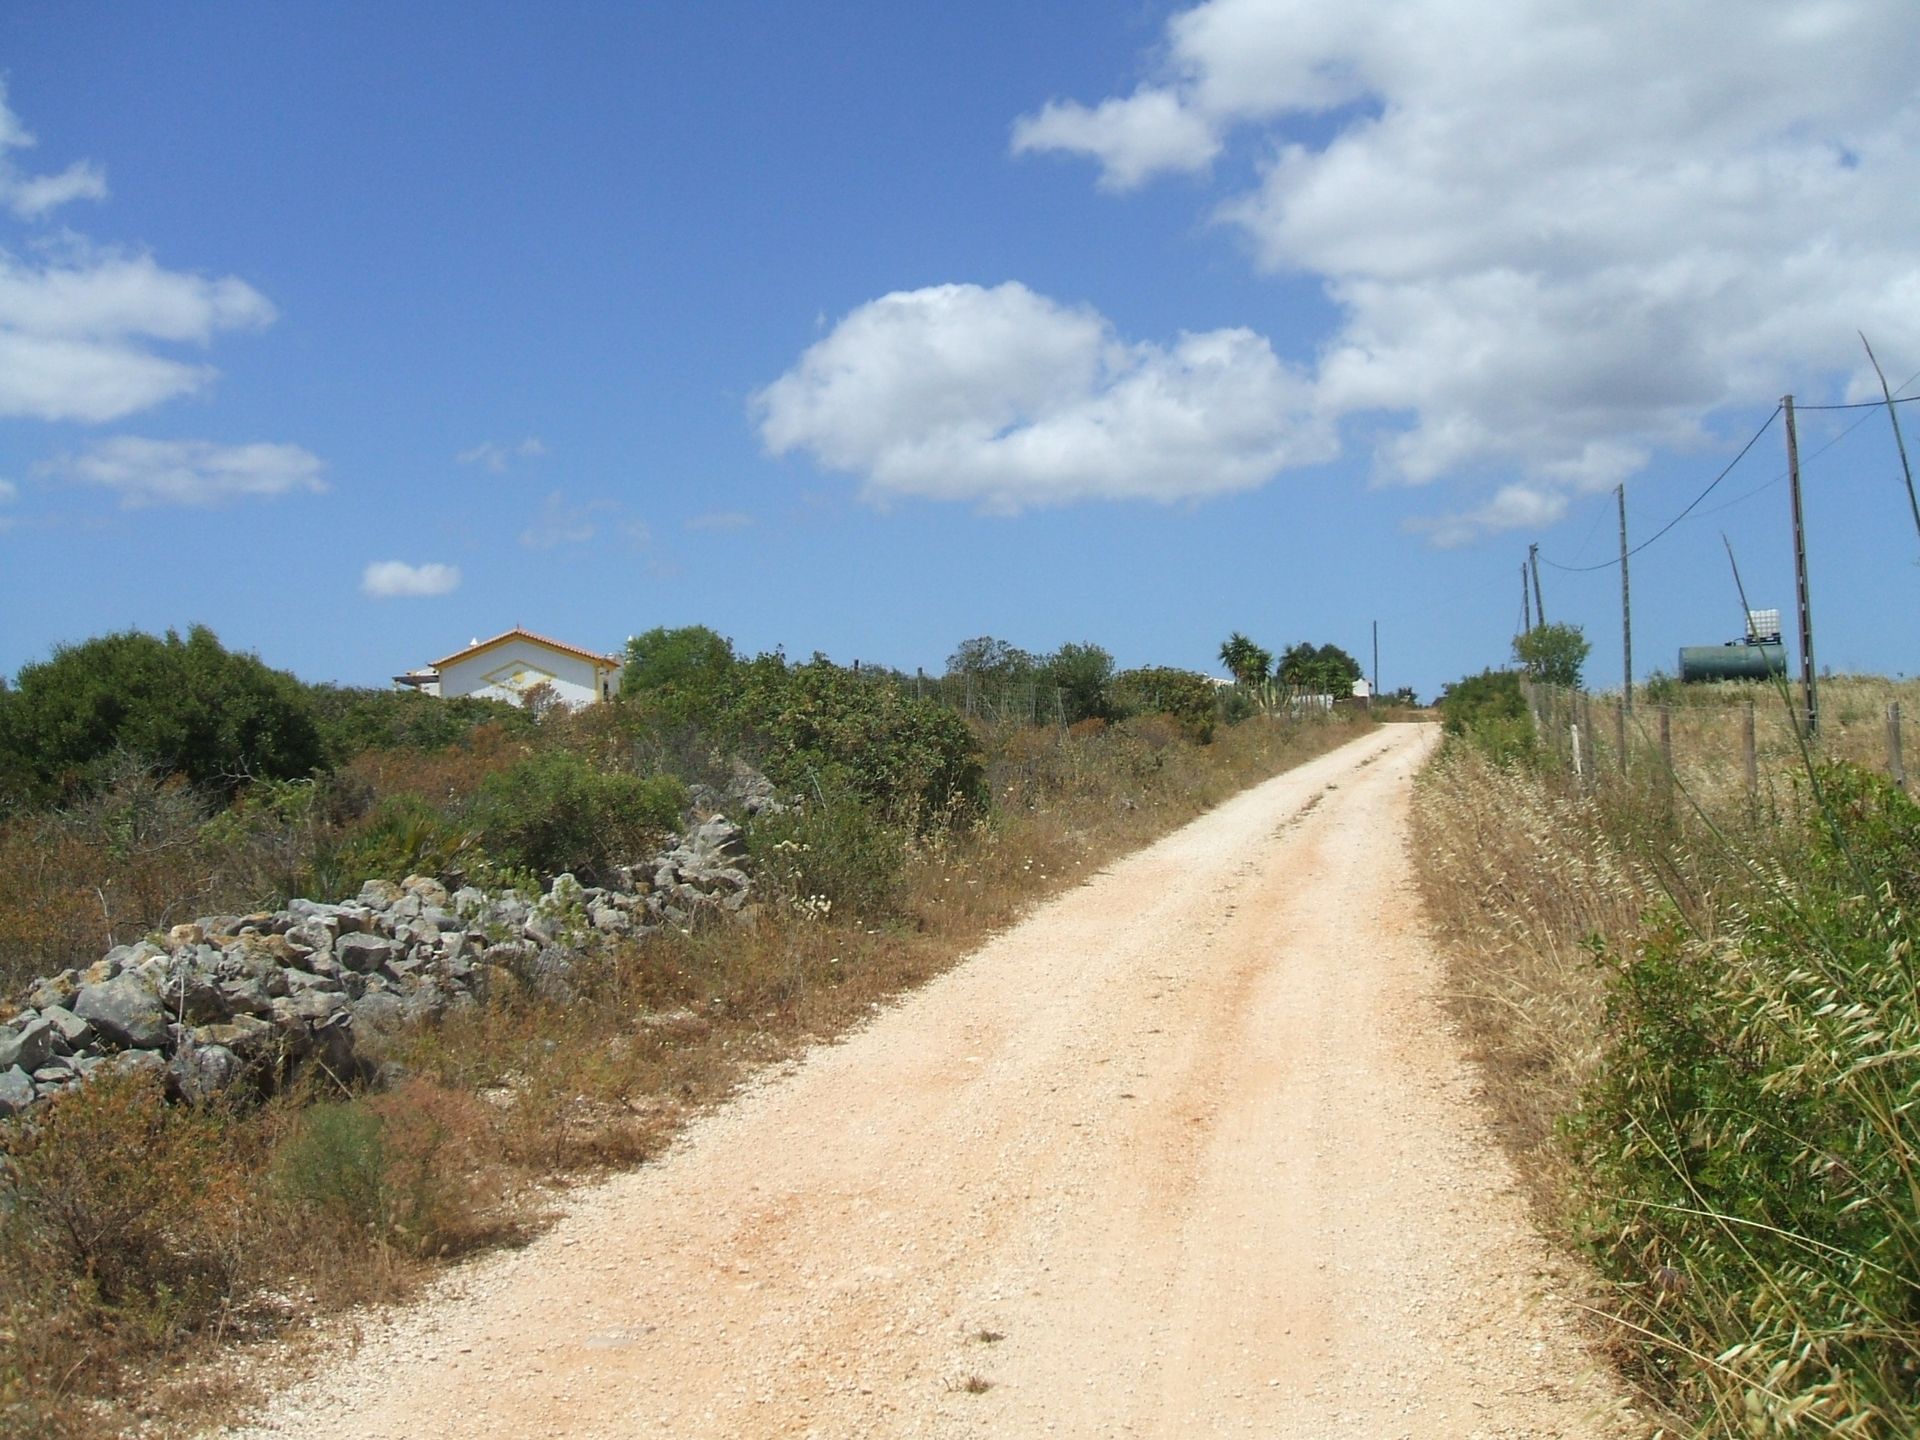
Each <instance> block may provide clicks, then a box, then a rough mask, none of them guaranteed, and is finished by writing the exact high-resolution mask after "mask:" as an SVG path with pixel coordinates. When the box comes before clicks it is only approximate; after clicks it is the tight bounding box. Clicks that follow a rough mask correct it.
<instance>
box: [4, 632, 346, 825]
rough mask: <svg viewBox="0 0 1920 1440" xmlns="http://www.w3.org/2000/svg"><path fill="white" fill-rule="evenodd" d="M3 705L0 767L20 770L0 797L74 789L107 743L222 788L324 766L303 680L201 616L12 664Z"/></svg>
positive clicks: (87, 785)
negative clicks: (236, 647)
mask: <svg viewBox="0 0 1920 1440" xmlns="http://www.w3.org/2000/svg"><path fill="white" fill-rule="evenodd" d="M5 711H6V713H5V719H4V724H3V725H0V747H4V749H5V751H6V752H7V753H6V755H5V756H3V757H0V776H7V775H12V776H15V777H20V778H18V779H16V780H15V781H14V782H13V783H12V784H10V785H9V787H8V789H9V793H8V794H7V795H6V796H4V797H0V803H11V804H19V803H22V802H33V801H41V800H57V799H62V798H71V797H73V796H77V795H82V794H86V793H88V792H89V791H91V790H92V789H93V788H94V787H95V785H96V784H97V783H98V781H99V779H100V777H101V776H102V775H103V774H104V773H105V769H106V767H107V765H108V764H109V762H110V761H111V759H112V757H113V756H114V755H115V754H116V752H120V753H124V754H129V755H132V756H134V757H136V758H137V759H138V760H140V761H141V762H143V763H145V764H149V765H152V766H154V767H156V768H157V769H159V770H161V771H163V772H165V773H167V774H176V775H184V776H185V777H186V778H187V779H188V780H189V781H191V782H192V783H194V784H196V785H201V786H206V787H209V788H215V789H220V790H224V791H227V792H229V793H230V792H232V791H234V790H236V789H238V788H239V787H240V786H241V785H242V784H243V783H245V782H246V781H248V780H256V779H260V780H293V779H298V778H301V777H303V776H306V775H310V774H312V773H313V772H314V771H315V770H317V769H320V768H323V767H324V765H325V763H326V756H325V752H324V749H323V747H322V744H321V739H320V732H319V729H318V727H317V726H316V724H315V722H314V713H313V707H312V703H311V701H310V700H309V699H308V696H307V692H306V687H305V686H303V685H302V684H301V683H300V682H299V681H298V680H296V679H295V678H294V677H293V676H291V675H289V674H287V673H285V672H284V671H280V670H273V669H269V668H268V667H267V666H266V665H265V664H264V663H262V661H261V660H260V659H259V657H257V656H254V655H246V654H236V653H234V652H231V651H228V650H226V649H225V648H223V647H222V646H221V644H220V641H219V639H218V637H217V636H215V635H214V633H213V631H211V630H209V629H207V627H206V626H204V625H196V626H194V627H193V628H192V629H191V630H189V631H188V632H187V638H186V639H185V640H182V639H181V638H180V636H179V635H178V634H177V633H175V632H174V631H171V630H169V631H168V632H167V635H166V638H165V639H164V640H163V639H160V638H158V637H156V636H153V635H147V634H144V633H142V632H141V631H138V630H127V631H123V632H121V633H119V634H115V635H103V636H100V637H99V638H97V639H93V640H88V641H86V642H85V643H84V644H80V645H69V646H62V647H60V648H59V649H56V650H55V651H54V652H53V656H52V658H51V659H48V660H44V661H41V662H40V663H38V664H34V665H27V666H23V667H22V668H21V671H20V674H19V676H18V678H17V682H16V684H15V687H14V690H13V693H12V695H11V696H10V697H9V698H8V700H7V703H6V706H5Z"/></svg>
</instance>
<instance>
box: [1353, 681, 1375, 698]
mask: <svg viewBox="0 0 1920 1440" xmlns="http://www.w3.org/2000/svg"><path fill="white" fill-rule="evenodd" d="M1353 698H1354V699H1356V700H1367V701H1371V700H1372V699H1373V686H1371V685H1369V684H1368V683H1367V678H1366V676H1364V675H1363V676H1361V677H1360V678H1359V679H1358V680H1356V681H1354V682H1353Z"/></svg>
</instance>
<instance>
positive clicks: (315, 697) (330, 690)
mask: <svg viewBox="0 0 1920 1440" xmlns="http://www.w3.org/2000/svg"><path fill="white" fill-rule="evenodd" d="M307 698H308V701H309V703H310V705H311V706H312V709H313V717H314V724H315V726H316V727H317V728H318V730H319V732H320V742H321V747H322V749H323V750H324V751H325V754H326V758H327V763H328V764H329V765H342V764H345V763H346V762H347V761H348V760H351V759H352V758H353V757H354V756H355V755H359V754H362V753H364V752H365V751H368V750H444V749H446V748H447V747H448V746H449V745H455V744H458V743H459V742H460V741H462V740H464V739H465V738H466V737H467V736H468V735H469V734H470V733H471V732H472V731H473V730H475V729H476V728H478V727H479V726H481V725H495V726H499V727H500V728H501V729H503V730H505V731H506V732H508V733H509V734H514V735H527V734H530V733H532V730H533V726H534V717H533V715H532V714H531V713H530V712H529V711H528V710H527V709H526V708H525V707H524V706H520V705H512V704H509V703H508V702H507V701H505V700H483V699H481V698H480V697H479V696H477V695H455V696H450V697H448V698H445V699H442V698H441V697H439V696H437V695H424V694H422V693H420V692H419V691H418V690H372V689H362V688H358V687H353V686H345V685H311V686H308V687H307Z"/></svg>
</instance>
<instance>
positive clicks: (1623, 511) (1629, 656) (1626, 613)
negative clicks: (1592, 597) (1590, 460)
mask: <svg viewBox="0 0 1920 1440" xmlns="http://www.w3.org/2000/svg"><path fill="white" fill-rule="evenodd" d="M1613 493H1614V494H1615V495H1617V496H1619V497H1620V654H1621V673H1622V674H1623V675H1624V676H1625V677H1626V683H1625V685H1624V686H1623V687H1622V689H1621V695H1622V697H1623V698H1624V699H1625V701H1626V707H1627V714H1629V715H1631V714H1632V713H1633V601H1632V598H1631V593H1632V592H1631V591H1629V590H1628V588H1627V487H1626V486H1625V485H1616V486H1614V487H1613Z"/></svg>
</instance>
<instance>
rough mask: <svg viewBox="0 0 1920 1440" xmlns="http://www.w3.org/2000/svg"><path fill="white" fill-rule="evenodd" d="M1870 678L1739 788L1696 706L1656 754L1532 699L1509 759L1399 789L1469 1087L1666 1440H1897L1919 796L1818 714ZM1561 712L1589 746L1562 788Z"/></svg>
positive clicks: (1913, 1221)
mask: <svg viewBox="0 0 1920 1440" xmlns="http://www.w3.org/2000/svg"><path fill="white" fill-rule="evenodd" d="M1889 691H1890V687H1877V686H1868V685H1864V684H1855V685H1851V686H1846V685H1835V686H1831V687H1829V691H1828V694H1827V696H1826V698H1825V700H1824V701H1823V709H1825V711H1826V713H1827V716H1828V723H1827V726H1826V728H1825V731H1824V735H1823V739H1822V741H1821V742H1820V743H1819V744H1818V745H1816V746H1811V747H1807V748H1806V750H1805V751H1804V752H1803V751H1802V749H1801V747H1800V746H1799V745H1798V744H1797V743H1795V745H1794V748H1795V752H1796V759H1797V763H1796V762H1795V761H1792V760H1789V758H1788V757H1785V756H1780V755H1775V756H1774V757H1773V760H1772V762H1771V763H1770V764H1768V765H1766V766H1765V767H1764V768H1763V769H1762V777H1761V778H1762V783H1761V785H1760V786H1759V787H1757V789H1756V790H1753V791H1750V790H1749V788H1748V785H1747V780H1746V773H1745V770H1746V767H1745V761H1744V755H1743V754H1742V751H1743V749H1744V744H1743V737H1742V729H1743V728H1744V727H1743V726H1742V727H1740V728H1735V726H1733V725H1729V724H1727V723H1726V721H1727V720H1728V719H1729V714H1730V712H1729V711H1728V710H1727V709H1726V708H1725V707H1716V706H1714V705H1711V704H1708V703H1705V702H1704V701H1702V702H1699V703H1694V704H1691V705H1689V706H1687V707H1683V708H1681V709H1678V710H1676V711H1675V712H1673V716H1674V720H1673V724H1672V727H1671V729H1672V733H1673V735H1674V744H1673V745H1672V747H1671V748H1672V755H1673V765H1672V768H1671V769H1669V768H1668V767H1667V766H1666V765H1665V764H1664V763H1663V762H1664V755H1663V753H1662V752H1661V750H1660V748H1659V747H1658V746H1657V744H1653V745H1647V744H1642V745H1641V746H1639V748H1636V749H1635V750H1634V752H1633V754H1632V755H1631V756H1630V757H1629V764H1628V765H1627V766H1626V767H1625V768H1624V771H1622V769H1621V768H1620V767H1618V766H1617V765H1612V764H1610V763H1609V762H1610V761H1612V760H1613V759H1614V755H1613V753H1611V752H1610V747H1609V745H1608V740H1607V730H1606V728H1605V727H1603V726H1602V725H1601V724H1600V723H1598V722H1597V720H1595V721H1592V722H1590V721H1589V718H1588V717H1589V715H1591V714H1592V708H1593V707H1589V708H1587V709H1581V708H1578V707H1576V706H1568V705H1565V704H1564V702H1561V703H1560V704H1559V705H1558V706H1557V707H1556V705H1555V704H1553V703H1549V704H1548V705H1545V706H1542V707H1541V709H1542V711H1543V712H1544V719H1543V723H1542V727H1541V728H1542V732H1543V733H1542V737H1541V744H1540V746H1539V747H1538V749H1537V750H1536V751H1534V752H1533V753H1532V754H1531V755H1530V756H1529V757H1525V758H1522V759H1520V760H1513V759H1511V758H1509V759H1508V760H1507V761H1506V763H1503V764H1495V763H1492V762H1491V761H1489V760H1488V759H1487V758H1485V756H1484V755H1483V754H1482V753H1481V751H1480V750H1479V749H1477V748H1475V746H1474V744H1473V741H1472V739H1471V734H1469V737H1468V738H1465V739H1457V740H1454V741H1451V742H1450V743H1449V745H1448V746H1447V747H1446V748H1445V750H1444V751H1443V752H1442V754H1441V756H1440V757H1439V758H1438V760H1437V761H1436V763H1435V764H1434V766H1433V767H1432V768H1431V769H1430V771H1429V773H1428V774H1427V775H1426V776H1425V777H1423V781H1422V784H1421V786H1420V789H1419V792H1418V796H1417V800H1416V808H1415V815H1416V826H1417V834H1418V838H1419V848H1420V854H1421V865H1422V880H1423V887H1424V889H1425V892H1426V896H1427V901H1428V905H1429V907H1430V909H1431V911H1432V913H1433V916H1434V920H1435V923H1436V926H1437V927H1438V929H1439V931H1440V933H1441V936H1442V938H1443V939H1444V940H1445V941H1446V942H1447V943H1448V945H1449V947H1450V956H1451V973H1452V975H1453V978H1454V990H1455V994H1456V1005H1457V1006H1458V1009H1459V1013H1460V1014H1461V1016H1462V1017H1463V1021H1464V1023H1465V1025H1466V1027H1467V1029H1468V1031H1469V1033H1470V1034H1471V1035H1472V1037H1473V1039H1474V1041H1475V1043H1476V1045H1477V1046H1478V1048H1479V1051H1480V1057H1481V1060H1482V1062H1483V1067H1484V1068H1483V1073H1484V1075H1485V1078H1486V1089H1487V1093H1488V1096H1489V1098H1490V1100H1491V1102H1492V1104H1493V1106H1494V1107H1495V1109H1496V1111H1497V1113H1498V1114H1499V1115H1500V1116H1501V1118H1502V1120H1503V1121H1504V1122H1505V1123H1504V1129H1505V1138H1506V1139H1507V1141H1508V1143H1509V1144H1510V1145H1511V1146H1512V1148H1513V1150H1514V1152H1515V1154H1516V1156H1517V1158H1518V1159H1519V1161H1520V1164H1521V1168H1522V1170H1523V1173H1525V1174H1526V1176H1527V1178H1528V1179H1529V1181H1530V1182H1531V1184H1532V1187H1533V1192H1534V1195H1535V1198H1536V1201H1537V1202H1538V1205H1539V1208H1540V1213H1541V1215H1542V1216H1543V1218H1544V1220H1545V1221H1546V1223H1547V1224H1548V1225H1549V1227H1551V1228H1554V1229H1557V1230H1558V1232H1559V1233H1560V1234H1561V1235H1562V1236H1563V1237H1565V1238H1566V1239H1567V1240H1568V1242H1569V1243H1572V1244H1577V1245H1579V1246H1581V1247H1583V1248H1585V1249H1586V1250H1587V1251H1588V1253H1589V1254H1591V1255H1592V1256H1593V1257H1594V1258H1595V1260H1596V1261H1597V1263H1598V1265H1599V1268H1600V1271H1601V1275H1602V1277H1603V1280H1604V1284H1603V1285H1602V1286H1600V1287H1599V1289H1598V1291H1597V1298H1596V1304H1597V1305H1598V1306H1599V1308H1601V1309H1602V1310H1604V1311H1605V1312H1606V1313H1608V1314H1610V1315H1611V1316H1612V1317H1613V1318H1614V1321H1615V1329H1614V1331H1613V1335H1614V1340H1615V1344H1614V1350H1615V1354H1616V1356H1617V1358H1618V1359H1619V1360H1620V1361H1621V1363H1622V1366H1623V1368H1624V1369H1625V1370H1626V1371H1627V1373H1629V1374H1630V1375H1631V1376H1632V1377H1633V1378H1635V1379H1636V1380H1637V1381H1639V1382H1640V1383H1641V1384H1642V1385H1644V1386H1645V1387H1646V1394H1647V1397H1648V1400H1649V1409H1650V1410H1651V1411H1653V1412H1655V1413H1661V1412H1662V1411H1663V1407H1664V1413H1665V1414H1666V1415H1667V1416H1668V1418H1669V1422H1670V1427H1671V1431H1672V1432H1675V1433H1679V1432H1684V1433H1688V1434H1695V1435H1702V1436H1725V1437H1733V1436H1742V1437H1758V1436H1774V1435H1779V1436H1787V1435H1847V1436H1856V1437H1880V1436H1886V1437H1893V1436H1906V1435H1911V1434H1914V1433H1920V1183H1917V1182H1916V1177H1917V1176H1920V1145H1916V1143H1915V1139H1914V1129H1913V1125H1912V1116H1913V1115H1914V1114H1915V1113H1920V1034H1916V1027H1920V981H1916V971H1915V941H1916V938H1920V937H1917V936H1916V925H1915V919H1914V916H1915V913H1916V911H1917V910H1920V809H1916V807H1915V806H1914V804H1913V802H1912V801H1911V800H1909V799H1908V798H1906V797H1905V796H1904V795H1902V794H1901V793H1900V792H1899V791H1898V790H1897V789H1896V788H1895V787H1893V786H1892V785H1891V784H1889V783H1888V781H1887V780H1886V779H1885V778H1883V777H1882V776H1880V775H1876V774H1875V773H1874V772H1875V770H1877V769H1878V768H1879V767H1878V766H1877V765H1875V764H1873V763H1871V762H1872V761H1873V759H1874V756H1873V748H1874V747H1873V745H1872V744H1871V743H1867V744H1860V743H1857V742H1858V740H1859V738H1860V737H1859V736H1858V735H1854V736H1850V735H1849V732H1848V727H1847V725H1846V723H1845V721H1844V719H1843V718H1842V717H1844V716H1845V715H1846V713H1847V709H1846V707H1847V706H1848V705H1849V704H1854V705H1857V706H1858V707H1859V710H1860V711H1861V712H1862V713H1863V714H1868V715H1871V714H1874V713H1882V714H1883V713H1884V712H1883V711H1876V709H1875V707H1878V706H1880V705H1881V704H1882V703H1883V702H1882V697H1883V696H1885V695H1887V694H1888V693H1889ZM1721 698H1723V699H1724V698H1725V697H1724V696H1722V697H1721ZM1773 704H1774V706H1775V708H1776V709H1777V710H1779V711H1781V712H1782V713H1783V714H1784V708H1785V707H1784V706H1782V705H1781V702H1780V699H1779V697H1778V696H1777V695H1776V696H1775V697H1774V700H1773ZM1741 708H1742V709H1744V701H1743V702H1742V703H1741ZM1732 715H1733V717H1734V718H1736V719H1737V718H1738V712H1737V711H1736V712H1732ZM1642 718H1643V719H1644V718H1646V712H1645V708H1644V707H1643V708H1642ZM1569 723H1578V724H1581V725H1582V727H1583V729H1590V732H1598V735H1599V737H1600V742H1599V744H1598V746H1597V747H1593V748H1587V749H1586V750H1585V752H1584V755H1583V760H1584V761H1585V762H1586V763H1585V764H1584V765H1583V766H1582V767H1581V772H1580V773H1576V772H1575V770H1574V769H1573V767H1572V766H1571V764H1570V754H1569V751H1570V747H1566V748H1562V747H1561V746H1560V745H1559V744H1558V743H1557V741H1558V737H1557V736H1556V735H1555V734H1554V733H1553V731H1554V728H1555V727H1556V726H1558V725H1565V724H1569ZM1649 728H1651V727H1649ZM1782 728H1783V730H1784V721H1783V722H1782ZM1863 728H1865V729H1867V730H1868V731H1869V734H1868V737H1867V738H1868V740H1869V741H1872V740H1876V739H1881V738H1883V736H1884V731H1881V732H1879V734H1877V735H1876V734H1873V733H1872V731H1871V727H1870V726H1866V725H1865V724H1864V722H1863ZM1729 737H1731V743H1729ZM1596 749H1597V752H1598V759H1599V762H1600V763H1599V764H1598V765H1597V766H1596V765H1594V764H1593V761H1594V759H1595V756H1596ZM1836 752H1837V753H1839V754H1842V755H1846V754H1849V753H1851V754H1853V755H1856V756H1859V757H1860V761H1859V762H1856V763H1853V764H1848V763H1846V762H1844V761H1836V760H1833V759H1831V758H1828V757H1829V756H1831V755H1832V754H1834V753H1836ZM1508 753H1509V754H1510V750H1509V752H1508ZM1883 753H1884V752H1883Z"/></svg>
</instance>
